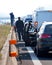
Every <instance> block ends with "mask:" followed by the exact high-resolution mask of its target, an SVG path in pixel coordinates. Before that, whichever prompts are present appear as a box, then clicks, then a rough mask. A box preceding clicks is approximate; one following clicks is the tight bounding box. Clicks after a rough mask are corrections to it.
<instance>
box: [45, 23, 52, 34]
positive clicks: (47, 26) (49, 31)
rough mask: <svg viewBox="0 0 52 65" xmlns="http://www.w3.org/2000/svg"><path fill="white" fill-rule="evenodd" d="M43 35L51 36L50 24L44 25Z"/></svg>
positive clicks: (51, 27) (51, 28)
mask: <svg viewBox="0 0 52 65" xmlns="http://www.w3.org/2000/svg"><path fill="white" fill-rule="evenodd" d="M44 33H47V34H52V24H49V25H46V27H45V30H44Z"/></svg>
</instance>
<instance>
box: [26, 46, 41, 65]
mask: <svg viewBox="0 0 52 65" xmlns="http://www.w3.org/2000/svg"><path fill="white" fill-rule="evenodd" d="M26 48H27V50H28V52H29V54H30V56H31V59H32V62H33V64H34V65H42V64H41V62H40V61H39V59H38V57H37V56H36V55H35V53H34V51H33V49H32V48H31V47H26Z"/></svg>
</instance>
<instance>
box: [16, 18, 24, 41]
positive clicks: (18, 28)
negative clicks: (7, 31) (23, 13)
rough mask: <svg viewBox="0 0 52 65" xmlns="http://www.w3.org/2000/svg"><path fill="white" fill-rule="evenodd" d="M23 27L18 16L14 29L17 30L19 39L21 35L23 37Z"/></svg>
mask: <svg viewBox="0 0 52 65" xmlns="http://www.w3.org/2000/svg"><path fill="white" fill-rule="evenodd" d="M23 28H24V23H23V21H22V20H20V17H18V20H17V21H16V29H17V32H18V37H19V40H21V35H22V38H23Z"/></svg>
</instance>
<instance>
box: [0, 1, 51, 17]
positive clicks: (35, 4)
mask: <svg viewBox="0 0 52 65" xmlns="http://www.w3.org/2000/svg"><path fill="white" fill-rule="evenodd" d="M39 7H45V8H46V9H52V0H0V17H6V16H9V13H10V12H13V13H14V15H15V17H18V16H25V15H27V14H32V13H33V12H34V10H36V9H37V8H39Z"/></svg>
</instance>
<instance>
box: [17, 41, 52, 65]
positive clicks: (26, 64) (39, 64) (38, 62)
mask: <svg viewBox="0 0 52 65" xmlns="http://www.w3.org/2000/svg"><path fill="white" fill-rule="evenodd" d="M16 47H17V49H18V48H19V54H20V56H19V57H16V59H17V62H18V65H52V51H51V52H50V53H48V54H43V55H41V56H40V57H37V56H36V54H35V53H34V50H33V49H32V48H31V47H25V43H24V42H18V43H17V44H16Z"/></svg>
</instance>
